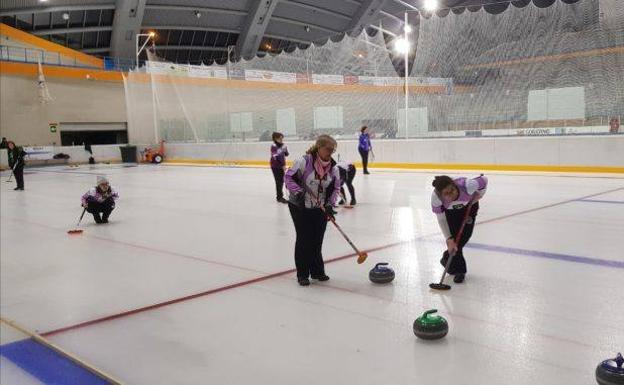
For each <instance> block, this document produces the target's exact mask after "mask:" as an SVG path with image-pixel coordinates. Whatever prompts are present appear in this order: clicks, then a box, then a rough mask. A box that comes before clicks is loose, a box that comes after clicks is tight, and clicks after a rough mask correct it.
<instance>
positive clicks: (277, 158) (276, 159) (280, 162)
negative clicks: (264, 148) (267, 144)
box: [271, 143, 289, 168]
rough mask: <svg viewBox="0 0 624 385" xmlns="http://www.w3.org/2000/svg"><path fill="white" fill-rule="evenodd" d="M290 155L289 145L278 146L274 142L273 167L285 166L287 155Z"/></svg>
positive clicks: (272, 148) (272, 149) (272, 150)
mask: <svg viewBox="0 0 624 385" xmlns="http://www.w3.org/2000/svg"><path fill="white" fill-rule="evenodd" d="M288 155H289V154H288V147H286V145H285V144H282V145H281V146H278V145H277V144H275V143H273V145H272V146H271V168H283V167H284V166H286V157H287V156H288Z"/></svg>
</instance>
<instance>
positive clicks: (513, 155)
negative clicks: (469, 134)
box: [0, 135, 624, 173]
mask: <svg viewBox="0 0 624 385" xmlns="http://www.w3.org/2000/svg"><path fill="white" fill-rule="evenodd" d="M287 145H288V149H289V151H290V154H291V155H290V157H289V158H288V159H289V160H293V159H296V158H297V157H299V156H300V155H302V154H303V153H304V152H305V151H306V149H307V148H308V147H309V146H310V145H311V142H293V143H287ZM373 146H374V152H375V161H372V162H371V164H370V167H371V168H399V169H414V170H422V169H442V170H444V169H448V170H454V169H455V170H458V169H461V170H500V171H553V172H601V173H605V172H606V173H624V135H593V136H553V137H521V138H518V137H500V138H462V139H456V138H445V139H414V140H377V141H373ZM143 147H144V146H138V148H139V150H141V149H143ZM269 147H270V143H269V142H254V143H244V142H242V143H241V142H232V143H200V144H196V143H167V144H166V145H165V150H166V162H167V163H172V164H206V165H223V164H237V165H249V166H267V164H268V159H269ZM50 150H51V151H53V153H55V154H56V153H59V152H62V153H65V154H68V155H70V156H71V158H70V160H69V162H70V163H86V162H87V161H88V158H89V153H87V152H86V151H85V150H84V148H83V147H82V146H74V147H72V146H50ZM93 156H94V158H95V159H96V161H98V162H119V161H121V156H120V151H119V145H101V146H93ZM338 156H340V159H341V160H347V161H353V162H354V163H355V164H356V165H360V162H359V159H360V156H359V154H358V152H357V141H340V142H338V150H337V152H336V158H337V157H338ZM0 164H1V165H2V166H3V167H4V168H6V166H7V158H6V152H5V151H2V152H1V154H0Z"/></svg>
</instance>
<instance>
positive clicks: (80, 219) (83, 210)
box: [76, 207, 87, 227]
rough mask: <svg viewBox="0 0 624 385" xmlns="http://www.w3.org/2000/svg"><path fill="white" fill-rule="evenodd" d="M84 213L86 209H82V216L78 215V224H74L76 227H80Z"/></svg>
mask: <svg viewBox="0 0 624 385" xmlns="http://www.w3.org/2000/svg"><path fill="white" fill-rule="evenodd" d="M86 211H87V208H86V207H85V208H83V209H82V214H80V218H79V219H78V223H77V224H76V227H78V226H80V222H81V221H82V217H84V214H85V212H86Z"/></svg>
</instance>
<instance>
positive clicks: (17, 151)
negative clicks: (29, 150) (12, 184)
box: [7, 140, 26, 191]
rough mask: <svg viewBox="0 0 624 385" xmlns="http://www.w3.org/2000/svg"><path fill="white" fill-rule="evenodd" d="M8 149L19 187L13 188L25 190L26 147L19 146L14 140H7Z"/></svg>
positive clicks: (10, 163)
mask: <svg viewBox="0 0 624 385" xmlns="http://www.w3.org/2000/svg"><path fill="white" fill-rule="evenodd" d="M7 151H8V155H9V167H10V168H11V170H13V175H15V181H16V182H17V187H16V188H14V189H13V190H16V191H17V190H24V157H25V156H26V153H25V152H24V149H22V148H21V147H18V146H16V145H15V143H13V142H12V141H10V140H9V141H8V142H7Z"/></svg>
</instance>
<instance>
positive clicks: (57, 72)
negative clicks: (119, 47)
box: [0, 61, 123, 82]
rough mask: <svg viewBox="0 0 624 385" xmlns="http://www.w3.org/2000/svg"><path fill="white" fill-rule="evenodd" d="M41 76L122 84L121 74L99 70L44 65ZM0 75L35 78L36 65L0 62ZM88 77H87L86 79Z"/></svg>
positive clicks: (36, 72) (36, 73)
mask: <svg viewBox="0 0 624 385" xmlns="http://www.w3.org/2000/svg"><path fill="white" fill-rule="evenodd" d="M42 67H43V74H44V75H45V76H47V77H52V78H66V79H80V80H87V79H88V80H99V81H108V82H122V81H123V79H122V77H121V72H114V71H102V70H99V69H95V68H94V69H89V68H74V67H61V66H51V65H44V66H42ZM0 73H1V74H2V75H5V74H11V75H18V76H29V77H37V76H38V69H37V64H30V63H14V62H7V61H0ZM87 75H88V77H87Z"/></svg>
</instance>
